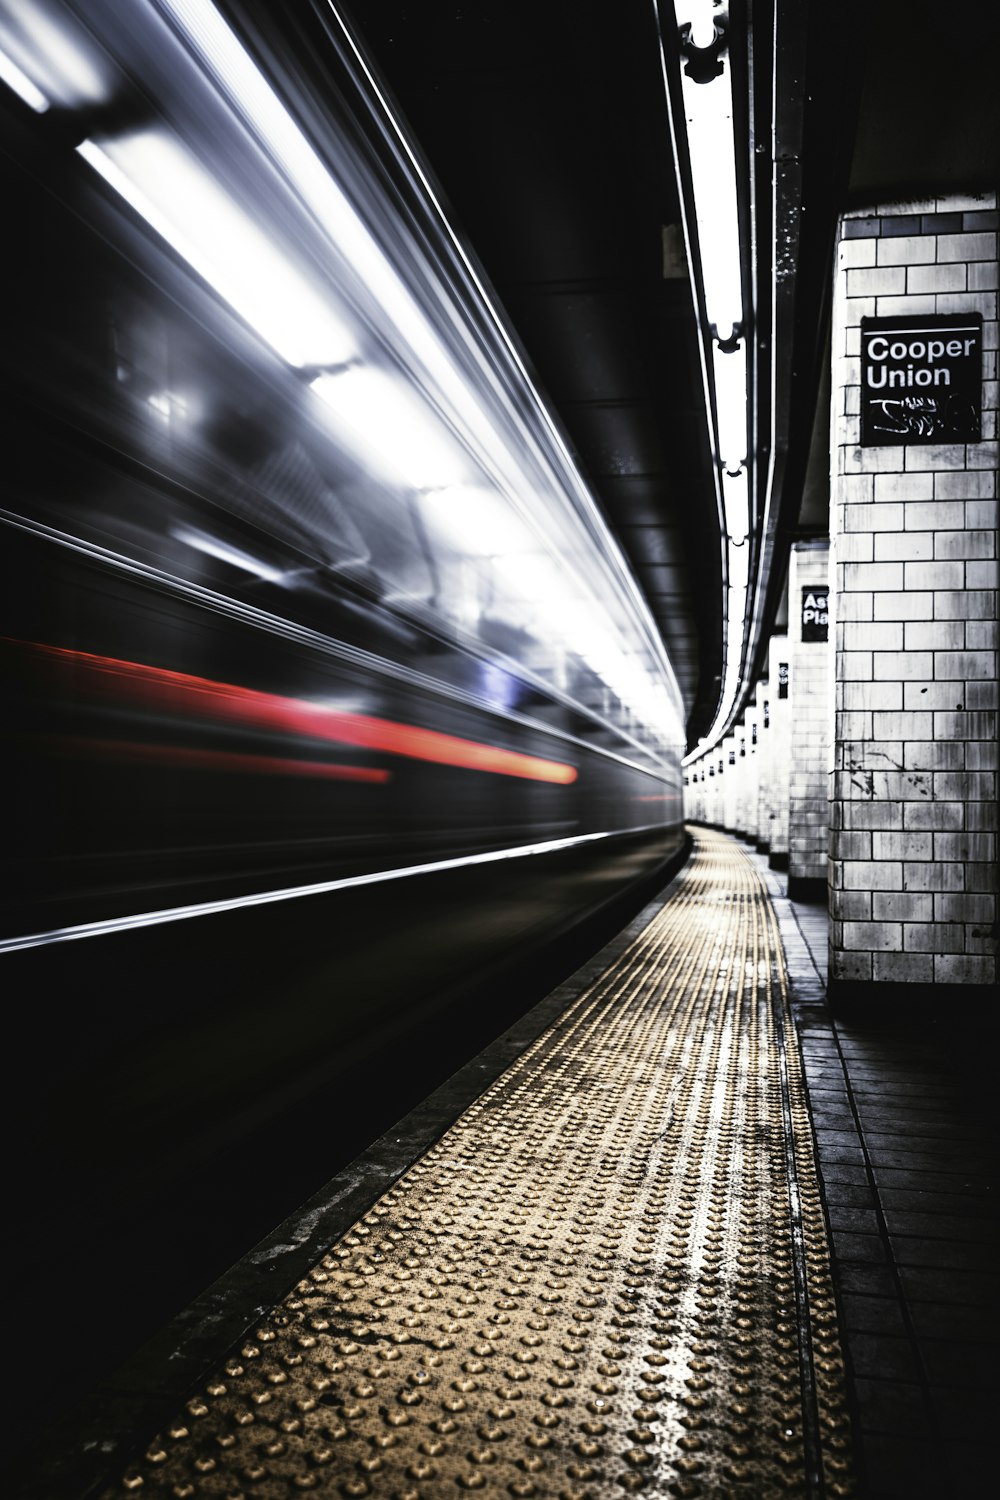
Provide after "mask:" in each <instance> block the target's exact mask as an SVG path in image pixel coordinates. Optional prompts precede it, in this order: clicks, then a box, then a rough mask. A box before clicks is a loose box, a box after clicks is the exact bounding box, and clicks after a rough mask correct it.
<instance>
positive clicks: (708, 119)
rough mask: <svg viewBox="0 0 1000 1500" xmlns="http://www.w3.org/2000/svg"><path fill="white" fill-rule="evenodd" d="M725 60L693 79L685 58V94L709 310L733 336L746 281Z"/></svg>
mask: <svg viewBox="0 0 1000 1500" xmlns="http://www.w3.org/2000/svg"><path fill="white" fill-rule="evenodd" d="M681 19H682V16H680V15H679V16H678V20H681ZM713 31H714V28H713ZM720 60H721V61H722V63H723V71H722V73H721V74H720V76H719V77H718V78H713V79H711V80H710V81H709V82H707V83H695V82H694V80H693V79H692V78H689V77H688V76H687V73H686V72H685V69H684V64H683V62H682V64H681V93H682V98H683V102H684V119H685V124H686V128H687V145H688V158H689V160H690V163H691V180H692V187H693V191H694V211H695V219H696V221H697V225H698V253H699V258H700V261H701V274H702V285H703V289H704V296H705V312H706V314H707V317H708V321H709V323H711V324H712V325H713V326H714V328H715V330H716V337H717V338H719V339H722V340H724V341H728V340H729V339H730V338H731V337H732V335H733V333H734V332H735V330H737V329H738V328H739V327H740V325H741V324H742V322H743V281H742V272H741V266H740V217H739V200H738V197H737V192H736V148H735V136H734V133H733V90H732V81H731V73H730V64H729V56H728V53H727V52H726V53H723V55H722V58H721V59H720Z"/></svg>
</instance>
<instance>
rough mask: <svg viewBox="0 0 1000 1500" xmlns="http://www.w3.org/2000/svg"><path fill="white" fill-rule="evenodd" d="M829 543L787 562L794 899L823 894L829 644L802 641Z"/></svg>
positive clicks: (807, 547)
mask: <svg viewBox="0 0 1000 1500" xmlns="http://www.w3.org/2000/svg"><path fill="white" fill-rule="evenodd" d="M829 571H830V544H829V542H827V541H825V540H823V541H814V542H795V543H794V544H793V546H792V551H791V557H790V558H789V564H788V600H789V604H788V644H789V648H790V652H791V663H790V667H789V692H788V707H789V709H790V713H789V719H790V735H789V761H790V767H789V781H788V894H789V896H790V897H791V898H792V899H793V900H803V899H813V900H817V899H824V898H825V896H826V880H827V855H828V844H829V834H828V830H829V807H828V805H827V802H828V797H829V774H830V766H831V763H832V751H831V740H832V731H833V726H832V723H831V714H830V698H829V684H830V654H831V651H832V646H831V643H830V642H829V640H826V639H824V640H808V639H805V638H804V629H803V610H804V602H803V600H804V595H805V594H806V593H808V594H809V595H810V597H811V596H812V592H813V591H816V592H817V593H825V592H826V590H827V588H828V586H829Z"/></svg>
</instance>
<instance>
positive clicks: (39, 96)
mask: <svg viewBox="0 0 1000 1500" xmlns="http://www.w3.org/2000/svg"><path fill="white" fill-rule="evenodd" d="M0 78H2V79H3V81H4V83H5V84H6V85H7V87H8V88H11V89H13V90H14V93H15V94H16V95H17V96H18V98H19V99H23V101H24V103H25V104H27V105H28V106H29V107H30V108H31V109H33V110H34V111H35V112H36V114H39V115H43V114H44V113H45V111H46V110H47V109H48V107H49V101H48V99H46V97H45V95H44V94H43V93H42V91H41V89H40V88H37V87H36V86H35V84H33V83H32V81H31V79H30V78H29V77H28V75H27V73H25V72H23V71H22V69H21V68H19V67H18V65H17V63H16V62H15V61H14V59H13V58H12V57H8V56H7V54H6V52H0Z"/></svg>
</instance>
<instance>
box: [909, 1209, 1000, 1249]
mask: <svg viewBox="0 0 1000 1500" xmlns="http://www.w3.org/2000/svg"><path fill="white" fill-rule="evenodd" d="M884 1212H885V1222H886V1226H887V1227H888V1230H889V1233H890V1234H916V1235H922V1236H923V1237H925V1238H927V1239H949V1240H972V1241H975V1242H976V1243H979V1244H992V1245H995V1244H996V1243H997V1241H998V1240H1000V1222H998V1221H996V1220H990V1219H988V1218H986V1217H980V1218H972V1217H971V1216H968V1215H965V1214H962V1215H959V1214H949V1213H937V1214H934V1213H930V1214H929V1213H912V1212H910V1211H908V1210H906V1209H899V1208H892V1207H891V1206H890V1205H888V1204H886V1205H885V1208H884ZM995 1253H996V1252H994V1255H995Z"/></svg>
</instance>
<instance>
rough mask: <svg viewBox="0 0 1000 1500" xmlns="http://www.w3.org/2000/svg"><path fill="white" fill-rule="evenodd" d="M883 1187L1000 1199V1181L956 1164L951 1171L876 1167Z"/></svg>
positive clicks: (879, 1183)
mask: <svg viewBox="0 0 1000 1500" xmlns="http://www.w3.org/2000/svg"><path fill="white" fill-rule="evenodd" d="M873 1175H874V1177H875V1180H876V1182H877V1184H878V1186H879V1189H880V1190H881V1189H882V1188H886V1189H890V1190H905V1191H906V1192H921V1193H923V1192H926V1193H945V1194H946V1193H963V1194H964V1193H970V1194H971V1193H975V1194H976V1195H977V1196H978V1195H979V1194H983V1195H991V1197H992V1199H993V1200H997V1199H1000V1178H997V1177H991V1176H990V1175H988V1174H979V1175H976V1174H974V1173H972V1172H970V1171H969V1170H968V1168H967V1167H966V1166H965V1164H964V1163H962V1162H959V1163H958V1164H957V1166H956V1167H955V1168H953V1169H952V1170H951V1171H948V1170H941V1171H926V1170H918V1171H914V1169H913V1168H912V1167H893V1166H877V1167H875V1169H874V1173H873Z"/></svg>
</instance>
